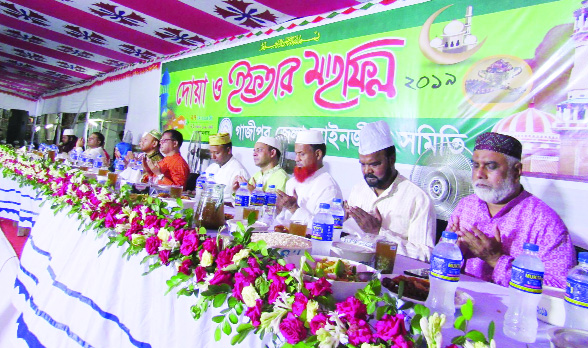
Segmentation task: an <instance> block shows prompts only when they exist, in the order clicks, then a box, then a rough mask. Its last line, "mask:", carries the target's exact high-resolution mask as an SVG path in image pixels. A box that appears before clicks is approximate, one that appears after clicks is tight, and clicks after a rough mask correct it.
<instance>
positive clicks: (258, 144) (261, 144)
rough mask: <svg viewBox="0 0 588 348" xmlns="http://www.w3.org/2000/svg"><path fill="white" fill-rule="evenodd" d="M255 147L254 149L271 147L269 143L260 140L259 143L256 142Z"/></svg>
mask: <svg viewBox="0 0 588 348" xmlns="http://www.w3.org/2000/svg"><path fill="white" fill-rule="evenodd" d="M253 148H254V149H269V145H268V144H264V143H259V142H258V143H255V146H254V147H253Z"/></svg>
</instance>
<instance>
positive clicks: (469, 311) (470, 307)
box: [460, 299, 474, 321]
mask: <svg viewBox="0 0 588 348" xmlns="http://www.w3.org/2000/svg"><path fill="white" fill-rule="evenodd" d="M460 311H461V314H462V315H463V316H464V317H465V318H466V320H468V321H470V320H472V317H473V316H474V303H473V302H472V300H471V299H468V300H467V302H466V303H465V304H464V305H463V306H461V309H460Z"/></svg>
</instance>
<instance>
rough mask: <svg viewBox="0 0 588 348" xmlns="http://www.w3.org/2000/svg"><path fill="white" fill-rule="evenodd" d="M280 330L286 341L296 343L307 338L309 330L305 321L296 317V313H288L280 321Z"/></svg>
mask: <svg viewBox="0 0 588 348" xmlns="http://www.w3.org/2000/svg"><path fill="white" fill-rule="evenodd" d="M280 332H281V333H282V335H284V338H285V339H286V342H288V343H290V344H296V343H298V342H300V341H302V340H303V339H305V338H306V335H307V332H306V328H305V327H304V323H303V322H302V321H300V319H298V318H296V317H295V316H294V314H292V313H288V316H287V317H286V318H285V319H282V322H281V323H280Z"/></svg>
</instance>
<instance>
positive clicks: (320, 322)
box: [310, 313, 327, 335]
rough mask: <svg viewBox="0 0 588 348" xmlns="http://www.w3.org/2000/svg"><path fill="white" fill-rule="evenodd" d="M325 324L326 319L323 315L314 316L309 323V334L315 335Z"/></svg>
mask: <svg viewBox="0 0 588 348" xmlns="http://www.w3.org/2000/svg"><path fill="white" fill-rule="evenodd" d="M326 324H327V317H326V316H325V315H324V314H323V313H319V314H317V315H315V316H314V317H313V318H312V320H311V321H310V332H312V334H313V335H316V332H317V331H318V329H320V328H322V327H324V326H325V325H326Z"/></svg>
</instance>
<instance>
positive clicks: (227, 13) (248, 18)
mask: <svg viewBox="0 0 588 348" xmlns="http://www.w3.org/2000/svg"><path fill="white" fill-rule="evenodd" d="M223 2H224V3H225V4H227V5H228V6H227V7H225V8H221V7H218V6H215V9H214V12H216V13H217V14H218V15H219V16H221V17H223V18H224V19H227V18H231V19H233V20H234V21H235V22H238V24H240V25H243V26H246V27H249V28H261V27H264V26H268V24H267V22H272V23H276V20H277V17H276V16H275V15H274V14H273V13H271V12H269V11H268V10H265V11H264V12H262V13H258V10H257V9H256V8H255V7H253V6H252V7H251V8H250V7H249V5H253V4H252V3H250V2H245V1H242V0H228V1H223Z"/></svg>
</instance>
